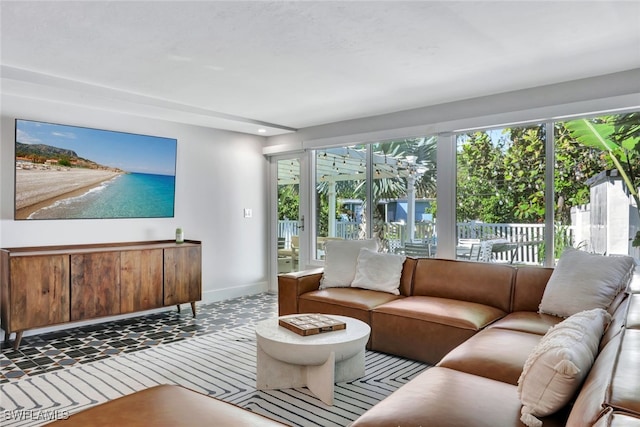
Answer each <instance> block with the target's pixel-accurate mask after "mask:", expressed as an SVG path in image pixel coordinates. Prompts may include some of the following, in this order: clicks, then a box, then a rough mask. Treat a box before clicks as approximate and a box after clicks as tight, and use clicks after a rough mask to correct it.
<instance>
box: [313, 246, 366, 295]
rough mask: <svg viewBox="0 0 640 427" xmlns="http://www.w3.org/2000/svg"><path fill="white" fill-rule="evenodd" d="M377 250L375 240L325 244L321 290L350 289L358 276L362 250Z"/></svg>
mask: <svg viewBox="0 0 640 427" xmlns="http://www.w3.org/2000/svg"><path fill="white" fill-rule="evenodd" d="M362 248H369V249H372V250H374V251H375V250H377V248H378V244H377V242H376V241H375V240H373V239H370V240H327V242H326V244H325V256H324V274H323V275H322V279H321V280H320V289H325V288H333V287H349V286H351V282H353V278H354V277H355V275H356V264H357V261H358V255H359V254H360V249H362Z"/></svg>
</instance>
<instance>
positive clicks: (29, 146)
mask: <svg viewBox="0 0 640 427" xmlns="http://www.w3.org/2000/svg"><path fill="white" fill-rule="evenodd" d="M176 145H177V140H176V139H172V138H163V137H158V136H148V135H139V134H132V133H125V132H117V131H109V130H101V129H93V128H85V127H76V126H67V125H61V124H52V123H45V122H38V121H31V120H16V147H15V154H16V180H15V219H17V220H18V219H75V218H78V219H79V218H85V219H91V218H94V219H97V218H165V217H173V215H174V200H175V177H176Z"/></svg>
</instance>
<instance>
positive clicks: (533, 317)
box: [488, 311, 564, 335]
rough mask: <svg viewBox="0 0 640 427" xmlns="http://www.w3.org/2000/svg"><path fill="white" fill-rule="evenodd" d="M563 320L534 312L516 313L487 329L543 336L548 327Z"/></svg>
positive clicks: (508, 315)
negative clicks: (509, 330) (508, 330)
mask: <svg viewBox="0 0 640 427" xmlns="http://www.w3.org/2000/svg"><path fill="white" fill-rule="evenodd" d="M563 320H564V319H563V318H562V317H558V316H552V315H550V314H543V313H536V312H534V311H517V312H514V313H509V314H507V315H506V316H505V317H503V318H502V319H500V320H497V321H495V322H494V323H492V324H491V325H489V326H488V327H489V328H500V329H511V330H513V331H520V332H529V333H531V334H538V335H544V334H546V333H547V331H548V330H549V328H550V327H552V326H554V325H557V324H558V323H560V322H562V321H563Z"/></svg>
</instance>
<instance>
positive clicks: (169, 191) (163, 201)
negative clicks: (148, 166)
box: [29, 173, 175, 219]
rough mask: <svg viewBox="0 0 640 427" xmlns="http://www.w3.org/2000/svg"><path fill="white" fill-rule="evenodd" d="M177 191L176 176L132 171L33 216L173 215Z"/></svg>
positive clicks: (150, 216) (122, 216)
mask: <svg viewBox="0 0 640 427" xmlns="http://www.w3.org/2000/svg"><path fill="white" fill-rule="evenodd" d="M174 193H175V176H169V175H151V174H142V173H130V174H126V175H120V176H117V177H115V178H113V179H111V180H109V181H106V182H103V183H102V184H101V185H99V186H98V187H95V188H92V189H91V190H88V191H87V192H86V193H84V194H82V195H81V196H77V197H71V198H68V199H64V200H59V201H57V202H55V203H54V204H52V205H51V206H47V207H45V208H42V209H40V210H38V211H36V212H34V213H33V214H31V215H30V216H29V219H62V218H164V217H173V210H174Z"/></svg>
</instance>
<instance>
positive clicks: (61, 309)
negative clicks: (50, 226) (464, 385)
mask: <svg viewBox="0 0 640 427" xmlns="http://www.w3.org/2000/svg"><path fill="white" fill-rule="evenodd" d="M201 249H202V248H201V242H199V241H196V240H185V242H184V243H176V242H175V241H173V240H162V241H146V242H127V243H109V244H107V243H104V244H94V245H68V246H39V247H24V248H6V249H0V267H1V268H2V271H1V272H0V298H1V301H0V310H1V322H2V329H4V331H5V341H8V340H9V339H10V336H11V334H12V333H13V332H15V333H16V338H15V341H14V348H16V349H17V348H18V346H19V345H20V340H21V339H22V333H23V332H24V331H25V330H27V329H33V328H41V327H45V326H51V325H57V324H62V323H67V322H75V321H80V320H89V319H95V318H98V317H103V316H113V315H117V314H126V313H132V312H136V311H142V310H149V309H153V308H160V307H166V306H170V305H176V306H177V307H178V311H179V310H180V304H183V303H190V304H191V310H192V313H193V316H194V317H195V315H196V306H195V303H196V301H200V300H201V299H202V250H201Z"/></svg>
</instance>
